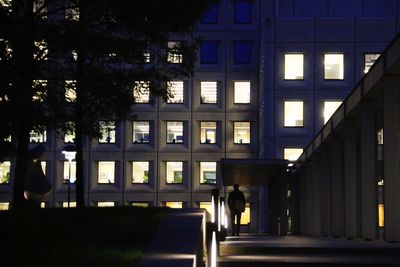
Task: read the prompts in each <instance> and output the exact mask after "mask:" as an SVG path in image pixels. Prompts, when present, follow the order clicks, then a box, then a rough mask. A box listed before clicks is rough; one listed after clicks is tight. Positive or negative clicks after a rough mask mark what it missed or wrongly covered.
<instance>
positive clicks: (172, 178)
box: [166, 161, 183, 184]
mask: <svg viewBox="0 0 400 267" xmlns="http://www.w3.org/2000/svg"><path fill="white" fill-rule="evenodd" d="M166 178H167V179H166V180H167V184H182V183H183V162H182V161H177V162H174V161H167V177H166Z"/></svg>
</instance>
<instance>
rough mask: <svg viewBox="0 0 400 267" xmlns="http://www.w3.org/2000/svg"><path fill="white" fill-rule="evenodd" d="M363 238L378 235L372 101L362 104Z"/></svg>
mask: <svg viewBox="0 0 400 267" xmlns="http://www.w3.org/2000/svg"><path fill="white" fill-rule="evenodd" d="M360 132H361V140H360V141H361V150H360V153H361V155H360V157H361V166H360V167H361V237H362V238H363V239H368V240H369V239H375V238H376V233H377V212H376V210H377V206H376V203H377V201H376V190H377V182H376V156H375V146H376V131H375V112H374V103H373V101H372V100H364V101H363V102H361V125H360Z"/></svg>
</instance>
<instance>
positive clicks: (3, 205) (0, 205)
mask: <svg viewBox="0 0 400 267" xmlns="http://www.w3.org/2000/svg"><path fill="white" fill-rule="evenodd" d="M9 209H10V203H9V202H0V210H9Z"/></svg>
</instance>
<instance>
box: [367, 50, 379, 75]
mask: <svg viewBox="0 0 400 267" xmlns="http://www.w3.org/2000/svg"><path fill="white" fill-rule="evenodd" d="M380 55H381V54H365V55H364V73H367V72H368V71H369V69H370V68H371V67H372V65H374V63H375V61H377V60H378V58H379V56H380Z"/></svg>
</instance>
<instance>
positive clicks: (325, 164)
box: [320, 143, 332, 237]
mask: <svg viewBox="0 0 400 267" xmlns="http://www.w3.org/2000/svg"><path fill="white" fill-rule="evenodd" d="M320 150H321V234H322V236H326V237H328V236H331V234H332V231H331V150H330V144H329V143H325V144H323V145H322V147H321V148H320Z"/></svg>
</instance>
